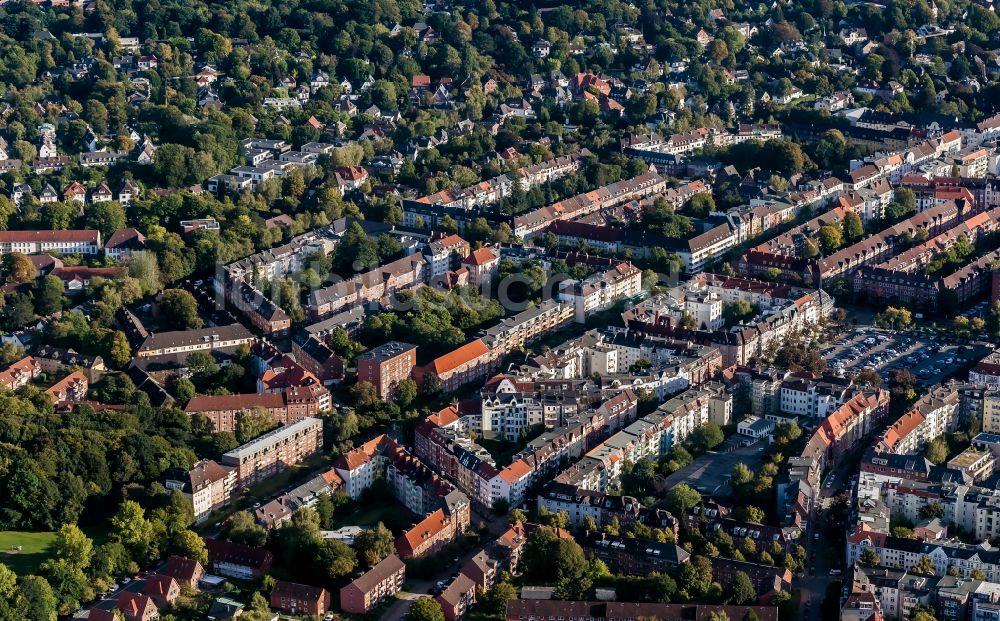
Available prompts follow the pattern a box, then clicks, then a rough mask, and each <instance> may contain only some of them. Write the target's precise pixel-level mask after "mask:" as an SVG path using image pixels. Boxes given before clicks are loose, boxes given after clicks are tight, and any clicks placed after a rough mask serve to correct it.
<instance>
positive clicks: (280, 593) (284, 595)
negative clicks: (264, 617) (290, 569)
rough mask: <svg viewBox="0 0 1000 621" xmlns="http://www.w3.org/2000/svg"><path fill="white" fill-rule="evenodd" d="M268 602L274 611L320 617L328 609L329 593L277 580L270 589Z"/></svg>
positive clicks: (321, 589)
mask: <svg viewBox="0 0 1000 621" xmlns="http://www.w3.org/2000/svg"><path fill="white" fill-rule="evenodd" d="M269 601H270V604H271V608H274V609H275V610H281V611H283V612H287V613H289V614H293V615H308V616H313V617H321V616H323V615H324V614H326V611H327V610H328V609H329V608H330V592H329V591H327V590H326V589H324V588H322V587H314V586H309V585H306V584H297V583H295V582H285V581H284V580H278V581H276V582H275V583H274V588H273V589H271V597H270V600H269Z"/></svg>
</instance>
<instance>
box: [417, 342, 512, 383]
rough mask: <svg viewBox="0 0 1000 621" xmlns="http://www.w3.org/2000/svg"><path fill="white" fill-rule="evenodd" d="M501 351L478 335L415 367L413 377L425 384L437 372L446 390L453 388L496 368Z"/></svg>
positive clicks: (472, 380) (476, 379) (485, 374)
mask: <svg viewBox="0 0 1000 621" xmlns="http://www.w3.org/2000/svg"><path fill="white" fill-rule="evenodd" d="M502 355H503V354H502V353H501V352H499V351H497V350H494V349H491V348H490V347H488V346H487V345H486V343H485V342H484V340H483V339H481V338H477V339H474V340H472V341H469V342H468V343H466V344H465V345H462V346H460V347H458V348H457V349H455V350H454V351H452V352H451V353H448V354H445V355H444V356H440V357H438V358H435V359H434V360H432V361H431V362H430V363H429V364H427V365H425V366H422V367H415V368H414V369H413V379H414V380H415V381H416V382H417V386H418V387H420V388H422V387H424V386H425V382H426V381H428V380H427V378H428V377H431V376H436V377H437V379H439V380H440V385H441V390H442V391H443V392H446V393H448V392H454V391H455V390H457V389H458V388H459V387H461V386H464V385H465V384H468V383H470V382H475V381H478V380H481V379H483V378H484V377H486V376H487V375H489V374H490V373H493V372H494V371H496V369H497V368H498V367H499V365H500V358H501V357H502Z"/></svg>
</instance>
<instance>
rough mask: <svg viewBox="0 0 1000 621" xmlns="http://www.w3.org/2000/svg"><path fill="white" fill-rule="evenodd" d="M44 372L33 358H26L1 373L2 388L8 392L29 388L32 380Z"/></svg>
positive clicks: (0, 382) (0, 384)
mask: <svg viewBox="0 0 1000 621" xmlns="http://www.w3.org/2000/svg"><path fill="white" fill-rule="evenodd" d="M41 372H42V368H41V366H39V364H38V361H37V360H35V359H34V358H32V357H31V356H25V357H24V358H21V359H20V360H18V361H17V362H15V363H14V364H12V365H10V366H9V367H7V368H6V369H4V370H3V371H0V386H3V387H4V388H6V389H8V390H17V389H18V388H21V387H23V386H27V385H28V383H29V382H31V380H33V379H35V378H36V377H38V374H39V373H41Z"/></svg>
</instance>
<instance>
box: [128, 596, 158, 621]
mask: <svg viewBox="0 0 1000 621" xmlns="http://www.w3.org/2000/svg"><path fill="white" fill-rule="evenodd" d="M118 610H119V611H120V612H121V613H122V617H124V619H125V621H152V620H153V619H155V618H156V617H157V616H159V614H160V611H159V609H158V608H157V607H156V604H155V603H154V602H153V598H151V597H149V596H148V595H143V594H142V593H132V592H131V591H122V592H121V593H119V594H118Z"/></svg>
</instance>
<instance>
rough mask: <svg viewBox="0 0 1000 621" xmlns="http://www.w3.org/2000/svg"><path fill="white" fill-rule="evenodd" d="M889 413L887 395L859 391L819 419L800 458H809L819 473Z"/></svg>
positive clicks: (877, 390) (858, 441) (864, 436)
mask: <svg viewBox="0 0 1000 621" xmlns="http://www.w3.org/2000/svg"><path fill="white" fill-rule="evenodd" d="M888 411H889V393H888V391H885V390H882V389H876V390H871V391H860V392H858V393H857V394H855V395H854V396H853V397H851V399H849V400H848V401H847V402H846V403H844V405H842V406H840V407H839V408H837V409H836V410H834V412H833V413H831V414H830V415H829V416H827V417H826V418H825V419H823V422H822V423H821V424H820V425H819V427H817V428H816V430H815V431H814V432H813V433H812V435H811V436H810V437H809V440H808V441H807V442H806V446H805V448H804V449H803V450H802V453H801V455H800V457H803V458H806V459H812V460H814V461H815V462H816V463H817V464H818V468H819V470H820V471H822V470H823V469H824V468H825V466H826V465H827V464H830V463H834V462H836V460H837V459H839V458H840V457H842V456H843V455H844V454H845V453H846V452H847V451H848V450H850V449H851V448H853V447H855V446H857V445H858V444H860V443H861V442H863V441H864V440H865V438H867V437H868V436H869V435H870V434H871V432H872V431H874V430H875V429H877V428H878V427H879V425H881V424H882V423H883V421H884V419H885V416H886V414H887V413H888Z"/></svg>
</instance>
